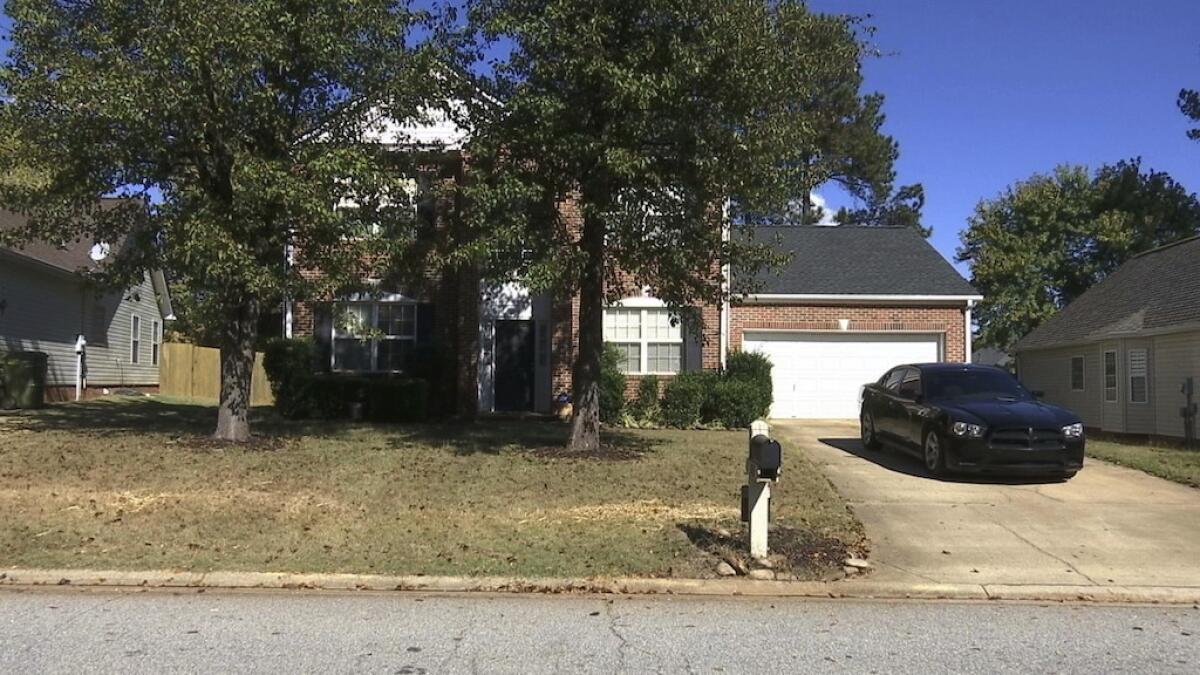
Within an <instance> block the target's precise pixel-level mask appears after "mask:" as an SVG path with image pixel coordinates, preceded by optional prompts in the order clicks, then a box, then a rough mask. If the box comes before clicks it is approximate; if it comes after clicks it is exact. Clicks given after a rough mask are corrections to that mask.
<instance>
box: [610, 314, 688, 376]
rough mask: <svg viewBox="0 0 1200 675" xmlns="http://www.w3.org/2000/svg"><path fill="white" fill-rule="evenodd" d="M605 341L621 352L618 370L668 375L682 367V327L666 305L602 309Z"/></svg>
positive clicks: (636, 373)
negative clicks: (619, 368)
mask: <svg viewBox="0 0 1200 675" xmlns="http://www.w3.org/2000/svg"><path fill="white" fill-rule="evenodd" d="M604 341H605V342H607V343H609V344H611V345H615V346H616V347H617V349H619V350H620V352H621V370H622V371H623V372H626V373H629V374H633V375H651V374H653V375H671V374H674V373H678V372H679V371H680V370H682V367H683V330H682V327H681V326H680V325H679V322H678V321H677V320H673V317H672V316H671V312H670V310H668V309H666V308H657V307H655V308H624V307H613V308H609V309H606V310H604Z"/></svg>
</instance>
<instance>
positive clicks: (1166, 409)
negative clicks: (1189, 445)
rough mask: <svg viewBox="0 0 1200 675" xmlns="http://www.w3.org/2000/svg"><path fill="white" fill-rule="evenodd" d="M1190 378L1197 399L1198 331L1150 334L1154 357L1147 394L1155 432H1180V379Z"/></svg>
mask: <svg viewBox="0 0 1200 675" xmlns="http://www.w3.org/2000/svg"><path fill="white" fill-rule="evenodd" d="M1188 377H1191V378H1194V380H1195V384H1196V388H1197V392H1196V393H1197V396H1196V398H1194V399H1193V400H1195V401H1197V402H1200V331H1192V332H1190V333H1177V334H1174V335H1160V336H1158V337H1155V338H1154V359H1153V361H1152V363H1151V364H1150V395H1151V397H1152V398H1151V400H1152V401H1153V402H1154V409H1155V421H1156V422H1157V425H1158V431H1157V433H1159V434H1162V435H1164V436H1183V417H1182V416H1180V414H1179V411H1180V408H1182V407H1183V405H1184V398H1183V393H1182V392H1181V391H1180V389H1181V387H1182V386H1183V381H1184V380H1185V379H1186V378H1188Z"/></svg>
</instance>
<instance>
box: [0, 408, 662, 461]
mask: <svg viewBox="0 0 1200 675" xmlns="http://www.w3.org/2000/svg"><path fill="white" fill-rule="evenodd" d="M216 421H217V418H216V406H215V405H213V404H209V403H203V402H189V401H181V400H173V399H162V398H158V397H155V396H111V397H105V398H100V399H92V400H88V401H80V402H77V403H76V402H71V403H55V404H51V405H48V406H46V407H45V408H42V409H39V410H17V411H0V431H3V430H4V429H5V428H6V427H9V428H17V429H25V430H29V431H35V432H43V431H46V432H48V431H63V432H68V433H74V434H86V435H89V436H93V437H105V436H118V435H124V434H163V435H169V436H172V437H174V438H177V439H188V440H189V441H190V442H193V443H194V444H196V445H197V446H204V445H205V444H206V443H213V444H217V445H222V446H224V445H227V444H225V443H223V442H217V441H211V440H210V438H209V437H210V436H211V434H212V432H213V429H214V428H215V426H216ZM10 425H11V427H10ZM250 428H251V432H252V433H253V434H254V438H253V440H252V442H251V443H250V444H249V445H247V446H245V447H246V448H247V449H274V448H276V446H277V442H278V441H286V440H289V439H296V438H301V437H307V438H318V439H321V438H328V439H332V438H346V437H348V436H350V435H351V434H353V433H362V432H367V433H369V434H378V436H382V437H383V438H384V439H386V442H387V443H388V444H389V445H390V446H391V447H393V448H396V449H413V448H415V447H420V448H430V447H436V448H445V449H448V450H451V451H452V452H454V454H456V455H474V454H492V455H499V454H501V453H504V452H521V453H528V454H531V455H535V456H537V457H541V458H547V459H555V458H562V459H597V460H610V461H611V460H636V459H639V458H641V457H643V456H645V455H646V454H648V453H650V452H652V451H653V450H654V447H655V446H656V445H659V444H660V443H663V442H665V441H663V440H662V439H655V438H650V437H647V436H646V435H645V434H637V433H632V432H629V431H625V430H619V429H605V430H604V431H603V433H602V435H601V438H602V441H603V444H602V446H601V448H600V450H599V451H598V452H595V453H590V454H586V455H583V454H577V453H572V452H570V451H568V450H567V449H566V442H567V438H568V434H569V432H570V429H569V427H567V426H566V425H564V424H562V423H560V422H558V421H541V420H519V421H514V420H478V421H460V422H448V421H440V422H429V423H419V424H374V423H369V422H358V421H351V420H321V419H306V420H294V419H286V418H284V417H282V416H280V415H279V414H278V413H276V412H275V409H274V408H273V407H270V406H264V407H257V408H253V409H251V413H250Z"/></svg>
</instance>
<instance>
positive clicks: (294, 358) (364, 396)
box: [263, 339, 429, 422]
mask: <svg viewBox="0 0 1200 675" xmlns="http://www.w3.org/2000/svg"><path fill="white" fill-rule="evenodd" d="M315 364H316V349H315V347H314V345H313V344H312V342H310V341H308V340H296V339H293V340H288V339H279V340H272V341H271V342H270V343H268V344H267V347H266V350H265V353H264V354H263V367H264V369H265V370H266V371H267V377H268V378H269V379H270V380H271V392H272V393H273V394H274V395H275V409H276V410H277V411H278V412H279V414H281V415H283V416H284V417H287V418H292V419H299V418H307V417H315V418H322V419H341V418H346V417H349V416H350V415H351V410H352V408H353V407H354V406H355V405H356V404H358V405H361V406H362V415H363V416H364V417H365V418H366V419H368V420H371V421H373V422H421V421H424V420H425V419H427V417H428V414H429V384H428V382H426V381H425V380H421V379H414V378H397V377H358V376H349V375H331V374H325V373H316V372H314V370H315Z"/></svg>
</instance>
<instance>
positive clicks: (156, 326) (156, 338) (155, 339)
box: [150, 319, 162, 366]
mask: <svg viewBox="0 0 1200 675" xmlns="http://www.w3.org/2000/svg"><path fill="white" fill-rule="evenodd" d="M161 344H162V324H161V323H160V322H159V321H158V319H153V320H151V321H150V365H152V366H157V365H158V352H159V349H160V345H161Z"/></svg>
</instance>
